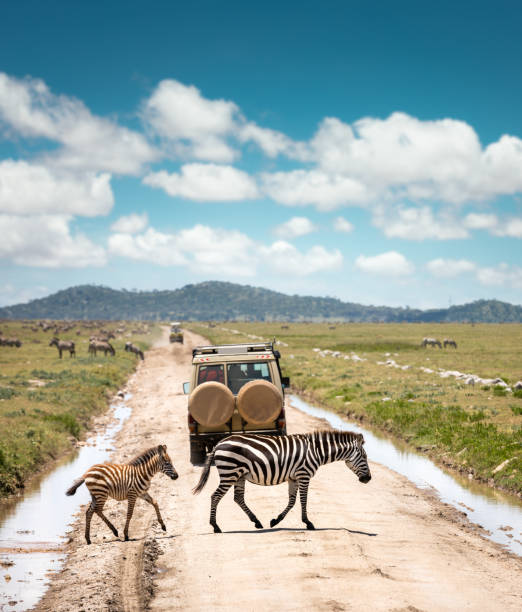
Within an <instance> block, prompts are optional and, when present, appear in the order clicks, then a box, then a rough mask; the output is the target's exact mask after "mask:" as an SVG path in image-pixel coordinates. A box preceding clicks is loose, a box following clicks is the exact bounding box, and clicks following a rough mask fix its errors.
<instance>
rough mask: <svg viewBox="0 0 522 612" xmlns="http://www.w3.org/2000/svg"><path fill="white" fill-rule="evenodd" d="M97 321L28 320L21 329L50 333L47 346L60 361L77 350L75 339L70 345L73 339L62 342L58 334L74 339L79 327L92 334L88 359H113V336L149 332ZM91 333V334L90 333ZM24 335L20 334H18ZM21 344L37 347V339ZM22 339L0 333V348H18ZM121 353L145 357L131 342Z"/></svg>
mask: <svg viewBox="0 0 522 612" xmlns="http://www.w3.org/2000/svg"><path fill="white" fill-rule="evenodd" d="M101 323H102V322H100V321H76V322H63V321H62V322H55V321H39V322H38V323H30V322H29V321H26V322H23V324H22V329H23V330H27V331H28V332H29V333H32V334H36V333H38V332H42V331H43V332H52V333H53V336H52V338H51V340H50V341H49V346H50V347H56V349H57V351H58V357H59V359H62V358H63V354H64V352H65V353H69V356H70V357H76V349H77V348H78V340H77V341H76V342H74V341H73V340H64V339H62V337H61V336H62V334H63V335H65V334H67V335H69V336H70V334H72V333H75V334H76V336H81V335H82V333H84V332H82V330H81V329H79V328H84V329H89V330H92V332H94V334H95V335H91V336H90V338H89V341H88V347H87V354H88V355H89V356H90V357H96V356H97V355H99V354H103V355H104V356H105V357H107V356H110V357H114V356H115V355H116V350H115V348H114V346H113V344H111V340H112V339H115V338H116V337H120V338H121V337H122V336H123V335H126V336H127V337H128V336H130V335H131V334H140V335H144V334H148V333H150V328H149V326H148V325H147V324H141V325H136V326H135V327H134V328H133V329H129V328H128V327H126V325H125V324H124V323H122V324H120V326H119V327H118V328H113V329H112V330H111V329H106V328H105V327H103V326H102V325H100V324H101ZM92 332H91V333H92ZM22 334H24V332H22ZM22 340H23V341H24V343H29V344H40V343H41V339H40V338H38V337H33V338H31V337H30V335H29V336H27V334H26V335H24V337H23V338H22ZM22 340H20V338H18V337H10V336H6V335H4V334H3V333H2V332H1V331H0V347H3V346H7V347H14V348H20V347H21V346H22ZM125 351H127V352H131V353H133V354H134V355H136V357H137V358H139V359H141V360H143V359H145V355H144V353H143V351H142V350H141V349H140V348H139V347H138V346H136V345H135V344H133V343H132V342H126V343H125Z"/></svg>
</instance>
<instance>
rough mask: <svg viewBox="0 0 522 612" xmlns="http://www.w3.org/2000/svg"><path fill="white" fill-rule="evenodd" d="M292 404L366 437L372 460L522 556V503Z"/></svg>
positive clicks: (308, 408) (298, 404)
mask: <svg viewBox="0 0 522 612" xmlns="http://www.w3.org/2000/svg"><path fill="white" fill-rule="evenodd" d="M290 401H291V403H292V405H293V406H294V407H295V408H297V409H298V410H301V411H302V412H305V413H306V414H309V415H311V416H314V417H318V418H321V419H325V420H326V421H328V423H329V424H330V425H331V426H332V427H334V428H335V429H340V430H350V431H356V432H360V433H362V434H364V439H365V442H366V443H365V449H366V452H367V454H368V458H369V459H370V461H375V462H377V463H380V464H381V465H384V466H386V467H388V468H390V469H392V470H394V471H395V472H398V473H399V474H402V475H403V476H406V478H408V479H409V480H411V481H412V482H413V483H414V484H415V485H417V486H418V487H420V488H424V489H432V490H434V491H435V492H436V493H437V494H438V496H439V497H440V499H441V500H442V501H443V502H446V503H448V504H451V505H452V506H454V507H455V508H457V509H458V510H459V511H461V512H465V513H466V514H467V516H468V518H469V519H470V520H471V521H472V522H473V523H477V524H479V525H481V526H482V527H484V528H485V529H486V530H487V531H488V532H489V535H488V536H487V537H489V538H490V539H491V540H493V541H495V542H498V543H499V544H502V545H503V546H504V547H505V548H507V549H508V550H510V551H511V552H514V553H516V554H517V555H521V556H522V501H521V500H520V499H519V498H518V497H516V496H511V495H506V494H503V493H500V492H499V491H496V490H494V489H492V488H491V487H488V486H486V485H481V484H479V483H475V482H473V481H469V480H467V479H465V478H459V477H456V476H453V475H450V474H448V473H446V472H445V471H444V470H442V469H441V468H439V467H437V466H436V465H435V464H434V463H433V462H432V461H430V460H429V459H427V458H426V457H424V456H422V455H419V454H416V453H414V452H412V451H411V450H406V447H405V446H402V447H401V445H400V444H396V443H394V442H391V441H390V440H389V439H386V438H384V437H382V435H381V436H379V435H378V434H376V433H375V432H372V431H370V430H368V429H364V428H362V427H360V426H359V425H357V424H356V423H352V422H348V421H346V420H344V419H343V418H341V417H340V416H339V415H337V414H335V413H333V412H329V411H328V410H323V409H321V408H317V407H315V406H312V405H310V404H308V403H307V402H305V401H304V400H302V399H301V398H299V397H297V396H295V395H292V396H291V397H290Z"/></svg>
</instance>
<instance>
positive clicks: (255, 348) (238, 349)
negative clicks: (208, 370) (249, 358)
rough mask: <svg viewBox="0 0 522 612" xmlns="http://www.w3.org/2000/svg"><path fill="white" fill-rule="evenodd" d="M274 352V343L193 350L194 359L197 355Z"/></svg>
mask: <svg viewBox="0 0 522 612" xmlns="http://www.w3.org/2000/svg"><path fill="white" fill-rule="evenodd" d="M268 351H269V352H271V353H273V352H274V345H273V343H272V342H258V343H247V344H216V345H214V344H213V345H210V346H196V347H195V348H194V349H192V357H195V356H196V355H245V354H247V353H262V352H268Z"/></svg>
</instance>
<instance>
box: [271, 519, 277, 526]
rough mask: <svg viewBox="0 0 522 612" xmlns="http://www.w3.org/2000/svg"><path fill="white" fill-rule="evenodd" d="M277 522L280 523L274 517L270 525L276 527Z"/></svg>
mask: <svg viewBox="0 0 522 612" xmlns="http://www.w3.org/2000/svg"><path fill="white" fill-rule="evenodd" d="M277 523H279V521H278V520H277V519H272V520H271V521H270V527H275V526H276V525H277Z"/></svg>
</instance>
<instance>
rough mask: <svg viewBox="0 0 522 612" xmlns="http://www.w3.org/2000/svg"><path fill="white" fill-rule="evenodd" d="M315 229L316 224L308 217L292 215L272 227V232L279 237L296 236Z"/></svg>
mask: <svg viewBox="0 0 522 612" xmlns="http://www.w3.org/2000/svg"><path fill="white" fill-rule="evenodd" d="M316 230H317V228H316V226H315V225H314V224H313V223H312V222H311V221H310V219H308V217H292V218H291V219H289V220H288V221H285V222H284V223H281V225H278V226H277V227H276V228H275V229H274V233H275V234H276V235H277V236H279V237H280V238H287V239H289V240H291V239H292V238H298V237H299V236H305V235H306V234H310V233H312V232H315V231H316Z"/></svg>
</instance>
